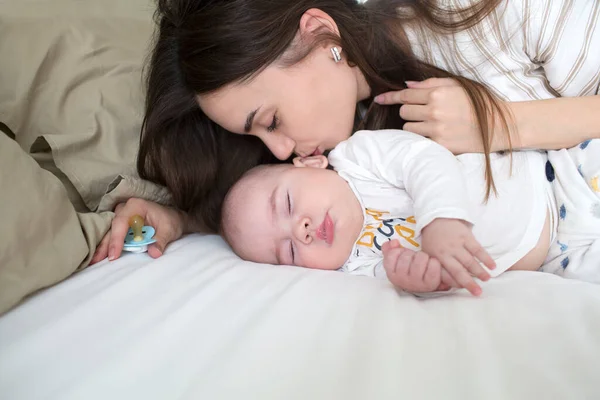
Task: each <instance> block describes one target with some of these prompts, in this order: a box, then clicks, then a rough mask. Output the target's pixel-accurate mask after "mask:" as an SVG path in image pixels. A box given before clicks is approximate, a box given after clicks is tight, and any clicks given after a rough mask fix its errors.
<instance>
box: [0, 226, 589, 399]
mask: <svg viewBox="0 0 600 400" xmlns="http://www.w3.org/2000/svg"><path fill="white" fill-rule="evenodd" d="M483 289H484V295H483V296H482V298H472V297H470V296H469V295H466V294H456V295H453V296H446V297H442V298H437V299H427V300H420V299H416V298H413V297H410V296H404V295H400V294H398V293H397V292H396V291H395V290H394V289H393V288H392V287H391V286H390V285H389V284H387V283H386V282H383V281H379V280H376V279H371V278H363V277H356V276H348V275H344V274H341V273H338V272H324V271H309V270H303V269H300V268H292V267H273V266H263V265H256V264H250V263H245V262H242V261H240V260H239V259H237V258H236V257H235V256H234V255H233V254H232V253H231V252H230V251H229V250H228V248H227V246H226V245H225V244H224V243H223V241H222V240H221V239H220V238H218V237H215V236H204V237H202V236H199V235H193V236H188V237H186V238H184V239H182V240H180V241H179V242H177V243H175V244H173V245H172V246H171V247H170V248H169V249H168V250H167V252H166V253H165V255H164V256H163V257H161V258H160V259H158V260H152V259H151V258H149V256H147V255H146V254H128V255H126V256H124V257H123V258H121V259H120V260H117V261H116V262H113V263H108V262H103V263H101V264H99V265H97V266H94V267H92V268H89V269H88V270H85V271H83V272H81V273H79V274H78V275H76V276H75V277H73V278H71V279H69V280H68V281H66V282H64V283H62V284H60V285H58V286H56V287H53V288H51V289H49V290H46V291H45V292H43V293H40V294H39V295H37V296H35V297H33V298H31V299H30V300H29V301H28V302H26V303H25V304H24V305H22V306H20V307H19V308H17V309H15V310H14V311H12V312H10V313H9V314H7V315H5V316H4V317H2V318H0V398H2V399H7V400H8V399H10V400H19V399H45V400H51V399H57V400H59V399H60V400H68V399H85V400H94V399H102V400H105V399H127V400H129V399H144V400H151V399H190V400H192V399H193V400H196V399H260V400H269V399H277V400H279V399H302V400H305V399H327V400H329V399H377V400H379V399H411V400H414V399H502V400H506V399H511V400H513V399H598V398H600V379H599V378H598V374H599V371H600V290H599V289H600V288H599V287H598V286H596V285H593V284H589V283H583V282H577V281H570V280H564V279H562V278H560V277H557V276H554V275H547V274H543V273H534V272H531V273H527V272H512V273H506V274H504V275H502V276H501V277H499V278H496V279H494V280H492V282H490V283H488V284H485V285H484V287H483Z"/></svg>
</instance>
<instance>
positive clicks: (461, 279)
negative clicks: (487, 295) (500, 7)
mask: <svg viewBox="0 0 600 400" xmlns="http://www.w3.org/2000/svg"><path fill="white" fill-rule="evenodd" d="M443 265H444V268H445V269H446V271H448V273H449V274H450V276H452V278H454V280H455V281H456V282H457V283H458V285H459V286H460V287H463V288H465V289H467V290H468V291H469V292H470V293H471V294H472V295H473V296H479V295H480V294H481V292H482V291H481V287H479V285H478V284H477V283H476V282H475V281H474V280H473V277H472V276H471V274H469V272H468V271H467V270H466V268H465V267H463V266H462V264H461V263H460V261H458V260H457V259H455V258H453V257H448V258H446V259H445V260H444V264H443Z"/></svg>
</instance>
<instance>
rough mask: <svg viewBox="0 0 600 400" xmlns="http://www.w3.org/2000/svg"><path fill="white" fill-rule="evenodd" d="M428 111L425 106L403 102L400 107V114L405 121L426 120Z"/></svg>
mask: <svg viewBox="0 0 600 400" xmlns="http://www.w3.org/2000/svg"><path fill="white" fill-rule="evenodd" d="M428 113H429V108H428V107H427V106H421V105H413V104H404V105H403V106H402V107H400V116H401V117H402V119H403V120H405V121H426V120H427V119H428V118H427V117H428Z"/></svg>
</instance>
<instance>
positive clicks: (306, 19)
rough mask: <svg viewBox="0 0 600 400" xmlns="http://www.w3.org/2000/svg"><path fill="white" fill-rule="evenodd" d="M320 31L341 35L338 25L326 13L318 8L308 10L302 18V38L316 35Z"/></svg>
mask: <svg viewBox="0 0 600 400" xmlns="http://www.w3.org/2000/svg"><path fill="white" fill-rule="evenodd" d="M319 29H326V30H328V31H330V32H331V33H335V34H336V35H338V36H339V35H340V30H339V29H338V27H337V24H336V23H335V21H334V20H333V18H331V17H330V16H329V14H327V13H326V12H325V11H321V10H319V9H318V8H311V9H309V10H306V11H305V12H304V14H302V17H301V18H300V36H304V35H314V34H315V33H317V31H318V30H319Z"/></svg>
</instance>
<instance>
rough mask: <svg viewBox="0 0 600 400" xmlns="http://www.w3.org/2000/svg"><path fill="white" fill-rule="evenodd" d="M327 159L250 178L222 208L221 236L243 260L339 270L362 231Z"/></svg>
mask: <svg viewBox="0 0 600 400" xmlns="http://www.w3.org/2000/svg"><path fill="white" fill-rule="evenodd" d="M326 166H327V159H326V158H325V157H323V156H313V157H308V158H306V159H303V160H299V159H296V160H294V165H291V164H280V165H263V166H259V167H256V168H254V169H252V170H251V171H249V172H248V173H246V175H244V176H243V177H242V178H241V179H240V180H239V181H238V182H237V183H236V184H235V185H234V186H233V187H232V188H231V190H230V191H229V193H228V194H227V196H226V198H225V201H224V203H223V215H222V218H221V231H222V234H223V237H224V238H225V240H226V241H227V242H228V243H229V244H230V245H231V247H232V249H233V251H234V252H235V253H236V254H237V255H239V256H240V257H241V258H243V259H245V260H248V261H254V262H260V263H266V264H286V265H297V266H301V267H306V268H315V269H338V268H340V267H341V266H342V265H343V264H344V262H345V261H346V260H347V259H348V257H349V256H350V252H351V251H352V247H353V246H354V242H355V241H356V239H357V238H358V235H359V234H360V231H361V229H362V226H363V214H362V209H361V206H360V203H359V202H358V200H357V198H356V196H355V195H354V193H353V192H352V189H351V188H350V186H349V185H348V183H347V182H346V181H345V180H344V179H342V178H341V177H340V176H339V175H338V174H337V173H336V172H335V171H331V170H328V169H326V168H325V167H326Z"/></svg>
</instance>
